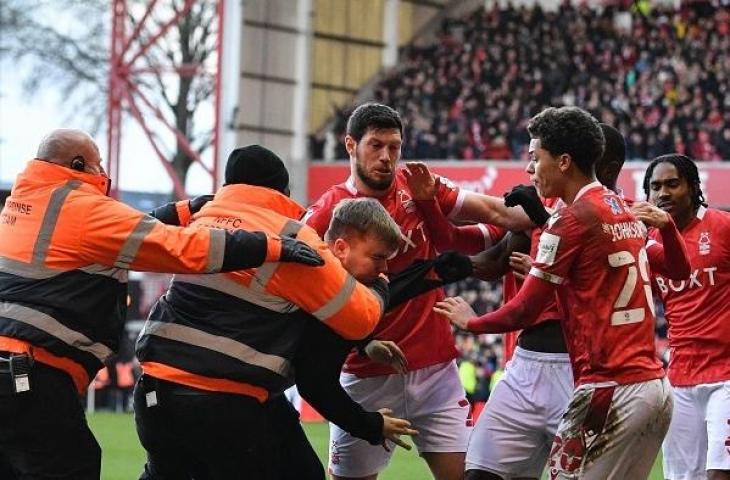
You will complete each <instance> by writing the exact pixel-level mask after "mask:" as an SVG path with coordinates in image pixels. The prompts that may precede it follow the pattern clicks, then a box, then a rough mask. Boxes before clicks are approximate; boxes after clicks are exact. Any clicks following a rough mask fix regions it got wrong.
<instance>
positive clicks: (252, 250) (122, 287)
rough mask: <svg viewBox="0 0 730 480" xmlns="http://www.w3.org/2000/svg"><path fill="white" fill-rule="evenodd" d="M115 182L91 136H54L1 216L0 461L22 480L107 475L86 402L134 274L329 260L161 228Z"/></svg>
mask: <svg viewBox="0 0 730 480" xmlns="http://www.w3.org/2000/svg"><path fill="white" fill-rule="evenodd" d="M108 186H109V179H108V178H107V177H106V175H105V174H104V172H103V169H101V165H100V158H99V153H98V149H97V148H96V145H95V144H94V143H93V140H91V138H90V137H88V135H86V134H84V133H83V132H79V131H75V130H58V131H54V132H52V133H51V134H50V135H49V136H47V137H46V138H45V139H44V141H43V142H42V143H41V145H40V147H39V150H38V155H37V158H36V159H35V160H31V161H30V162H29V163H28V166H27V168H26V169H25V171H24V172H23V173H21V174H20V175H19V176H18V179H17V181H16V183H15V184H14V186H13V189H12V192H11V196H10V197H8V199H7V200H6V202H5V207H4V208H3V210H2V212H1V213H0V457H3V458H0V459H4V460H5V462H6V463H9V464H10V465H11V466H12V468H13V469H14V470H15V471H16V473H18V474H19V476H21V477H22V478H40V477H42V478H50V477H51V476H52V477H53V478H59V479H61V478H68V479H74V480H79V479H87V478H89V479H91V478H95V479H98V478H99V470H100V451H99V446H98V444H97V442H96V440H95V439H94V437H93V435H92V433H91V432H90V431H89V429H88V426H87V425H86V421H85V418H84V414H83V410H82V408H81V406H80V403H79V401H78V394H79V393H82V392H84V391H85V389H86V387H87V386H88V384H89V382H90V380H91V379H93V378H94V376H95V375H96V372H97V371H98V370H99V369H100V368H101V367H102V362H103V361H104V360H105V359H106V358H107V357H109V356H110V355H111V354H112V353H113V352H114V350H115V349H116V348H117V347H118V342H119V339H120V336H121V334H122V330H123V325H124V319H125V311H126V302H127V285H126V282H127V271H128V270H146V271H157V272H171V273H200V274H202V273H214V272H220V271H231V270H237V269H240V268H248V267H256V266H260V265H261V264H263V263H264V262H265V261H277V260H280V259H281V257H282V256H284V257H286V256H289V257H291V256H292V253H296V254H295V255H294V256H295V257H297V255H298V254H299V253H302V252H303V253H304V257H303V259H304V261H307V262H309V263H315V264H316V263H318V262H321V259H318V258H317V257H318V256H317V254H316V253H315V252H313V251H312V250H311V249H309V247H307V246H305V245H303V244H301V243H292V242H293V240H292V239H284V240H283V241H282V240H280V239H279V238H278V237H277V236H275V235H271V236H267V235H265V234H263V233H249V232H245V231H236V232H228V231H226V230H223V229H208V228H200V227H192V228H179V227H171V226H167V225H163V224H162V223H160V222H158V221H157V220H155V219H154V218H152V217H150V216H147V215H144V214H143V213H141V212H138V211H136V210H134V209H132V208H130V207H128V206H126V205H124V204H122V203H120V202H117V201H115V200H113V199H111V198H109V197H108V196H107V195H106V192H107V191H108ZM297 259H298V260H299V261H301V260H302V258H301V256H299V257H297ZM0 463H2V462H0ZM26 475H27V477H26Z"/></svg>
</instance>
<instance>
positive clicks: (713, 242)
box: [651, 207, 730, 387]
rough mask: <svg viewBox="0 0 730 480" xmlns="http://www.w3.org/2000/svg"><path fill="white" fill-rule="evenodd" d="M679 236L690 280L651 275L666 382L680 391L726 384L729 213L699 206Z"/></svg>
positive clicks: (729, 374)
mask: <svg viewBox="0 0 730 480" xmlns="http://www.w3.org/2000/svg"><path fill="white" fill-rule="evenodd" d="M681 233H682V238H684V242H685V245H686V246H687V253H688V255H689V260H690V265H691V270H692V273H691V275H690V277H689V278H688V279H686V280H681V281H676V280H669V279H667V278H664V277H663V276H661V275H654V282H655V286H656V289H655V291H657V292H659V295H660V296H661V298H662V300H663V302H664V306H665V314H666V317H667V321H668V322H669V347H670V348H671V355H670V358H669V369H668V372H667V373H668V376H669V381H670V382H671V383H672V385H675V386H682V387H684V386H692V385H698V384H702V383H713V382H721V381H726V380H730V214H728V213H726V212H723V211H720V210H715V209H713V208H709V209H707V208H705V207H700V209H699V210H698V211H697V216H696V218H695V219H694V220H692V222H690V224H689V225H687V226H686V227H685V228H684V230H682V232H681ZM651 235H652V238H657V239H658V238H659V235H658V232H651Z"/></svg>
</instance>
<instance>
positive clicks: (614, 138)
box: [600, 123, 626, 167]
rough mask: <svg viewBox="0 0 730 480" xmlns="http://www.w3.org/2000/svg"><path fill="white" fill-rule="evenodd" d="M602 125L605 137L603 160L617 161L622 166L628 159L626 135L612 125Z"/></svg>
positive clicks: (605, 161) (606, 161)
mask: <svg viewBox="0 0 730 480" xmlns="http://www.w3.org/2000/svg"><path fill="white" fill-rule="evenodd" d="M600 126H601V130H603V137H604V139H605V143H604V149H603V157H601V158H602V161H603V162H604V163H608V162H616V163H618V165H619V167H622V166H623V164H624V162H625V161H626V140H624V136H623V135H621V132H619V131H618V130H616V129H615V128H613V127H612V126H611V125H607V124H605V123H601V124H600Z"/></svg>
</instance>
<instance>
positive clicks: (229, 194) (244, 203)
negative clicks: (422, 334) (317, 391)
mask: <svg viewBox="0 0 730 480" xmlns="http://www.w3.org/2000/svg"><path fill="white" fill-rule="evenodd" d="M303 211H304V210H303V209H302V207H300V206H299V205H298V204H297V203H295V202H294V201H293V200H291V199H289V198H288V197H286V196H284V195H282V194H280V193H278V192H276V191H274V190H271V189H267V188H262V187H255V186H249V185H228V186H225V187H223V188H221V189H220V190H219V191H218V193H217V194H216V196H215V199H214V200H213V201H211V202H209V203H208V204H207V205H205V206H204V207H203V208H202V209H201V210H200V212H198V213H196V214H195V215H193V217H192V225H203V226H207V227H223V228H226V229H240V228H245V229H248V230H251V229H255V230H261V231H264V232H270V233H276V234H279V235H282V236H283V235H296V238H297V239H298V240H301V241H303V242H305V243H307V244H308V245H310V246H312V247H313V248H315V249H316V250H317V252H318V253H319V254H320V255H321V256H322V258H323V259H324V261H325V264H324V266H321V267H317V268H312V267H306V266H303V265H295V264H293V263H267V264H265V265H263V266H262V267H260V268H257V269H249V270H243V271H239V272H233V273H225V274H217V275H175V277H174V279H173V281H172V283H171V285H170V288H169V290H168V291H167V293H166V294H165V295H164V296H163V297H162V298H161V299H160V300H159V301H158V302H157V304H156V305H155V307H154V308H153V309H152V312H151V313H150V317H149V319H148V321H147V323H146V325H145V327H144V329H143V330H142V332H141V333H140V337H139V339H138V341H137V357H138V358H139V360H140V362H141V363H142V368H143V369H144V372H145V373H146V374H147V375H151V376H153V377H155V378H160V379H163V380H167V381H171V382H175V383H179V384H183V385H187V386H191V387H195V388H199V389H203V390H208V391H215V392H226V393H236V394H242V395H248V396H251V397H254V398H257V399H258V400H259V401H262V402H263V401H265V400H266V399H267V398H268V396H269V395H273V394H275V393H278V392H281V391H283V390H284V389H285V388H287V387H288V386H290V385H292V383H293V377H294V372H293V371H292V366H291V360H292V358H293V357H294V354H295V351H296V348H297V345H298V343H299V340H300V337H301V336H302V332H303V329H304V327H305V323H306V320H307V318H309V319H310V321H311V317H312V316H314V317H315V318H317V319H319V320H320V321H321V322H323V323H324V324H325V325H327V326H328V327H330V328H331V329H332V330H334V331H335V332H336V333H337V334H339V335H340V336H342V337H344V338H347V339H361V338H364V337H366V336H367V335H368V334H370V332H371V331H372V330H373V329H374V328H375V325H376V324H377V323H378V321H379V320H380V317H381V315H382V312H383V298H382V296H381V295H379V294H377V293H375V291H374V290H371V289H369V288H368V287H366V286H365V285H362V284H360V283H358V282H357V281H356V280H355V278H354V277H352V276H351V275H350V274H349V273H347V271H346V270H345V269H344V268H343V267H342V265H341V264H340V261H339V260H338V259H337V258H336V257H335V256H334V255H333V254H332V253H331V252H330V251H329V249H328V247H327V245H326V244H325V242H323V241H322V239H320V238H319V236H318V235H317V232H315V231H314V230H313V229H312V228H310V227H308V226H306V225H304V224H303V223H300V222H298V221H297V220H296V219H298V218H300V216H301V214H302V213H303Z"/></svg>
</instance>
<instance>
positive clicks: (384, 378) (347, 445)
mask: <svg viewBox="0 0 730 480" xmlns="http://www.w3.org/2000/svg"><path fill="white" fill-rule="evenodd" d="M402 141H403V125H402V122H401V119H400V116H399V115H398V112H396V111H395V110H393V109H392V108H390V107H388V106H385V105H380V104H376V103H368V104H364V105H361V106H359V107H358V108H356V109H355V111H354V112H353V113H352V115H351V116H350V118H349V119H348V123H347V135H346V138H345V146H346V148H347V151H348V153H349V155H350V166H351V176H350V178H349V179H348V180H347V181H346V182H345V183H343V184H340V185H335V186H333V187H332V188H330V189H329V190H328V191H327V192H325V194H324V195H323V196H322V197H321V198H320V199H319V200H318V201H317V202H316V203H315V204H314V205H313V206H312V207H310V209H309V210H308V212H307V214H306V215H305V217H304V220H305V221H306V222H307V223H308V224H309V225H310V226H312V227H313V228H314V229H315V230H317V232H318V233H319V234H320V235H323V234H324V233H325V231H326V230H327V227H328V225H329V222H330V218H331V216H332V211H333V210H334V208H335V206H336V205H337V203H338V202H339V201H340V200H342V199H344V198H353V197H373V198H376V199H377V200H378V201H379V202H380V203H381V204H382V205H383V206H384V207H385V209H386V210H387V211H388V213H389V214H390V215H391V216H392V217H393V219H394V220H395V222H396V223H397V224H398V225H399V226H400V229H401V236H402V244H401V247H400V248H399V249H398V251H397V252H396V254H395V255H394V256H393V257H392V258H391V259H390V260H389V261H388V273H389V274H397V273H399V272H400V271H402V270H403V269H405V268H406V267H407V266H409V265H410V264H411V263H413V261H414V260H418V259H422V260H430V259H433V258H434V257H435V256H436V249H437V248H436V247H435V246H434V242H433V241H432V239H431V238H430V235H429V232H428V230H427V229H426V228H425V226H424V219H423V214H422V213H420V212H419V210H418V209H417V208H416V205H415V203H414V201H413V195H412V193H411V191H410V189H409V187H408V184H407V181H406V173H404V170H399V169H396V165H397V163H398V160H399V159H400V155H401V144H402ZM436 183H437V188H436V195H435V198H436V201H437V203H438V206H439V208H440V209H441V211H442V212H443V213H444V214H446V215H447V216H449V218H452V219H455V220H458V218H459V216H460V215H461V213H462V212H465V213H468V214H469V215H470V216H476V215H478V214H481V216H480V217H479V218H483V219H484V220H485V221H489V222H490V223H498V224H499V225H500V226H503V227H506V228H509V229H524V228H528V227H529V226H531V223H530V221H529V219H528V218H527V216H526V215H525V214H524V212H523V211H522V209H508V208H507V207H505V206H504V202H503V201H502V199H498V198H495V197H488V196H485V195H476V194H472V193H470V194H467V192H465V191H461V190H459V189H458V188H457V187H456V186H454V185H453V184H451V182H449V181H448V180H446V179H444V178H441V177H437V178H436ZM462 228H464V229H468V230H470V231H471V235H465V237H467V238H470V239H471V240H470V243H472V244H470V245H467V246H457V245H454V246H452V248H453V249H455V250H460V251H469V250H472V251H475V250H476V251H478V250H481V249H483V248H485V247H486V246H489V245H491V240H490V238H489V234H488V230H487V229H486V228H484V227H483V226H479V225H472V226H467V227H462ZM443 297H444V293H443V290H441V289H437V290H433V291H431V292H428V293H425V294H423V295H421V296H419V297H417V298H414V299H412V300H410V301H407V302H405V303H404V304H403V305H401V306H400V307H399V308H397V309H395V310H393V311H392V312H389V313H388V314H386V315H385V316H384V317H383V319H382V320H381V322H380V323H379V325H378V326H377V327H376V329H375V331H374V336H375V338H378V339H380V340H390V341H394V342H396V343H397V344H398V346H399V347H400V348H401V349H402V350H403V352H404V354H405V357H406V359H407V362H408V371H407V373H406V374H405V375H396V371H395V370H394V369H393V368H392V367H390V366H387V365H381V364H376V363H374V362H372V361H370V360H369V359H366V358H362V357H358V356H357V355H350V356H349V358H348V360H347V362H346V363H345V367H344V372H343V374H342V376H341V378H340V380H341V382H342V384H343V385H344V387H345V389H346V390H347V392H348V393H349V394H350V395H351V396H352V398H353V399H354V400H356V401H357V402H358V403H360V404H361V405H362V406H363V408H365V409H369V410H374V409H376V408H378V407H379V406H380V405H384V404H387V405H389V406H391V407H390V408H392V410H393V412H394V415H396V416H398V417H402V418H406V419H408V420H409V421H410V422H411V425H412V427H413V428H414V429H416V430H418V431H419V432H420V434H419V436H418V437H417V438H414V442H415V444H416V447H417V448H418V451H419V453H420V454H421V456H423V458H424V459H425V460H426V462H427V463H428V466H429V468H430V469H431V471H432V473H433V475H434V477H435V478H437V479H439V480H452V479H460V478H461V477H462V476H463V469H464V452H465V451H466V446H467V443H468V439H469V432H470V430H471V420H470V419H469V418H468V414H469V402H468V401H467V400H466V398H465V394H464V389H463V388H462V386H461V383H460V381H459V376H458V373H457V369H456V364H455V362H454V359H455V358H456V356H457V350H456V348H455V346H454V341H453V337H452V334H451V328H450V326H449V324H448V322H446V321H444V319H441V318H439V317H438V316H436V315H435V314H434V313H433V311H432V309H433V306H434V304H435V303H436V302H437V301H439V300H441V299H442V298H443ZM406 407H407V408H406ZM330 432H331V438H330V448H331V451H330V465H329V468H330V471H331V472H332V474H333V477H334V478H335V479H344V478H359V479H365V480H372V479H375V478H377V475H378V473H379V472H380V471H382V470H383V469H384V468H385V466H386V465H387V463H388V461H389V460H390V456H391V453H390V452H386V451H384V450H383V449H382V448H380V447H376V446H371V445H369V444H368V443H367V442H364V441H362V440H357V439H355V438H353V437H352V436H350V435H349V434H347V433H346V432H344V431H342V430H341V429H339V428H338V427H336V426H331V430H330Z"/></svg>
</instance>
